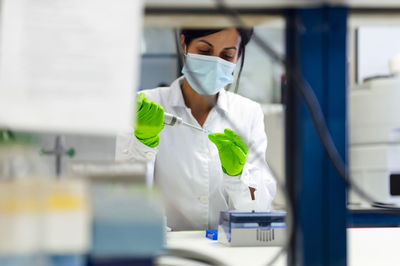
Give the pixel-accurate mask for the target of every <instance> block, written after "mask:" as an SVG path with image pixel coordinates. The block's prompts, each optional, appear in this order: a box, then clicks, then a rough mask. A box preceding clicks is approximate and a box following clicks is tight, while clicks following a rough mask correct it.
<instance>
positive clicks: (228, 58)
mask: <svg viewBox="0 0 400 266" xmlns="http://www.w3.org/2000/svg"><path fill="white" fill-rule="evenodd" d="M222 58H223V59H225V60H228V61H230V60H232V59H233V56H230V55H223V56H222Z"/></svg>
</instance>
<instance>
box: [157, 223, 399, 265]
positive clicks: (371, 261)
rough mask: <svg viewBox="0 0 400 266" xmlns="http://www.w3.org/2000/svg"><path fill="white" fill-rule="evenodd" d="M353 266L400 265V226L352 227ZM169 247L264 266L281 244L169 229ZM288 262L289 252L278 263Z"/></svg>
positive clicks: (172, 262) (165, 260) (168, 260)
mask: <svg viewBox="0 0 400 266" xmlns="http://www.w3.org/2000/svg"><path fill="white" fill-rule="evenodd" d="M347 236H348V240H347V243H348V247H347V250H348V265H349V266H369V265H370V266H376V265H385V266H392V265H393V266H395V265H396V266H398V265H400V252H399V239H400V227H393V228H388V227H386V228H382V227H379V228H348V229H347ZM166 246H167V247H169V248H182V249H189V250H193V251H197V252H201V253H204V254H206V255H208V256H211V257H215V258H217V259H219V260H221V261H222V262H224V263H226V264H227V265H230V266H236V265H237V266H243V265H251V266H261V265H266V263H267V262H268V261H269V260H270V259H271V258H272V257H274V255H275V254H276V253H277V252H279V250H280V247H227V246H225V245H222V244H220V243H218V241H216V240H211V239H208V238H206V237H205V232H204V231H185V232H168V233H167V234H166ZM160 262H161V264H162V265H175V266H192V265H193V266H195V265H203V264H200V263H197V262H193V263H192V262H189V261H187V260H181V259H177V258H172V257H165V258H161V259H160ZM274 265H276V266H280V265H282V266H283V265H286V255H284V256H281V257H280V258H279V260H278V261H277V262H276V263H275V264H274Z"/></svg>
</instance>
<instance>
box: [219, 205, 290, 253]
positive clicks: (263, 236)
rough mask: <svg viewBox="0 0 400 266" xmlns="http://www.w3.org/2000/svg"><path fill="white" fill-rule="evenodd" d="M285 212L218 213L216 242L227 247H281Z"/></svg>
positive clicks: (283, 237)
mask: <svg viewBox="0 0 400 266" xmlns="http://www.w3.org/2000/svg"><path fill="white" fill-rule="evenodd" d="M285 217H286V212H283V211H274V212H235V211H222V212H220V217H219V225H218V242H220V243H222V244H225V245H228V246H282V245H284V243H285V240H286V223H285Z"/></svg>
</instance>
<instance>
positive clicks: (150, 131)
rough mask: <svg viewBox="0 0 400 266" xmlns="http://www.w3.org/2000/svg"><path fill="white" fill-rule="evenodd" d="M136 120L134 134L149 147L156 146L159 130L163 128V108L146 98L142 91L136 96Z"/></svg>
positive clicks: (158, 140) (158, 139)
mask: <svg viewBox="0 0 400 266" xmlns="http://www.w3.org/2000/svg"><path fill="white" fill-rule="evenodd" d="M136 102H137V111H136V113H137V120H136V127H135V136H136V138H137V139H138V140H140V141H141V142H142V143H144V144H146V145H147V146H149V147H152V148H154V147H156V146H158V143H159V142H160V137H159V136H158V134H160V132H161V130H162V129H163V128H164V108H163V107H162V106H161V105H159V104H156V103H155V102H152V101H151V100H149V99H147V98H146V96H145V95H144V93H140V94H139V96H138V97H137V100H136Z"/></svg>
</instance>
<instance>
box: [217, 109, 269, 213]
mask: <svg viewBox="0 0 400 266" xmlns="http://www.w3.org/2000/svg"><path fill="white" fill-rule="evenodd" d="M258 107H259V108H258V110H257V111H256V112H255V115H254V117H255V118H254V120H253V123H252V124H251V127H252V129H251V131H250V132H251V133H250V134H251V135H250V136H251V141H250V143H249V154H248V156H247V162H246V164H245V166H244V168H243V171H242V174H241V175H240V176H237V177H232V176H228V175H226V174H224V186H225V191H226V192H227V194H228V197H229V202H228V203H229V207H230V208H231V209H234V210H241V211H251V210H255V211H270V210H271V203H272V200H273V199H274V197H275V193H276V181H275V179H274V178H273V176H272V174H271V172H270V170H269V168H268V165H267V162H266V160H265V152H266V149H267V136H266V134H265V130H264V114H263V112H262V109H261V107H260V106H258ZM249 187H252V188H255V192H254V195H255V200H254V201H252V200H251V195H250V190H249Z"/></svg>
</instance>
